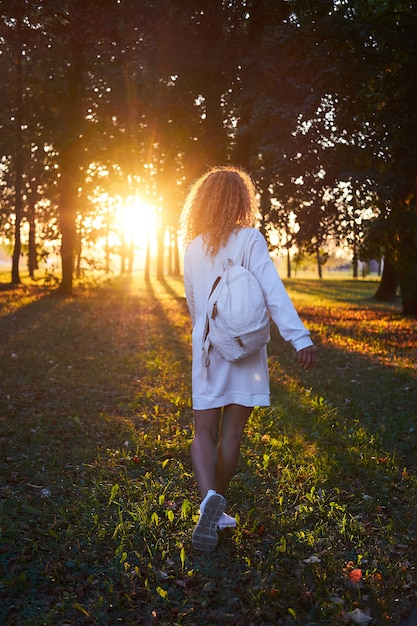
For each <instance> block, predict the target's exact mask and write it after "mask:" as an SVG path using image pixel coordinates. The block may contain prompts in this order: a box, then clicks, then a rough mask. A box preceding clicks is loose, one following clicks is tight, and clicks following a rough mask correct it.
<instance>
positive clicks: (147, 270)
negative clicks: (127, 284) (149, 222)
mask: <svg viewBox="0 0 417 626" xmlns="http://www.w3.org/2000/svg"><path fill="white" fill-rule="evenodd" d="M150 266H151V236H150V234H149V232H148V239H147V241H146V256H145V280H146V281H148V280H149V278H150V275H151V267H150Z"/></svg>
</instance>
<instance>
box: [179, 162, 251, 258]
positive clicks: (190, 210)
mask: <svg viewBox="0 0 417 626" xmlns="http://www.w3.org/2000/svg"><path fill="white" fill-rule="evenodd" d="M257 206H258V204H257V199H256V190H255V185H254V183H253V182H252V179H251V178H250V176H249V174H247V173H246V172H245V171H244V170H242V169H240V168H237V167H214V168H211V169H210V170H209V171H208V172H206V174H204V175H203V176H201V177H200V178H199V179H198V180H196V181H195V182H194V183H193V185H192V186H191V189H190V191H189V193H188V195H187V198H186V200H185V204H184V208H183V210H182V213H181V226H182V233H183V238H184V242H185V243H189V242H190V241H191V240H192V239H194V238H195V237H197V236H198V235H202V236H203V241H204V244H205V246H206V254H207V255H208V257H209V258H213V257H214V256H215V255H216V254H217V252H218V251H219V249H220V248H221V247H222V246H224V245H225V244H226V242H227V240H228V238H229V236H230V235H231V233H232V232H233V231H234V230H235V229H236V228H238V227H243V226H253V225H254V223H255V216H256V211H257Z"/></svg>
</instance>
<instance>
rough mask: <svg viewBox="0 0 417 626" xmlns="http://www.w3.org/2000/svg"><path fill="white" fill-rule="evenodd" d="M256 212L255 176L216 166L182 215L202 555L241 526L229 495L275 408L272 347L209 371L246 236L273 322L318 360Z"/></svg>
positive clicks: (301, 355) (196, 535)
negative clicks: (219, 293) (216, 295)
mask: <svg viewBox="0 0 417 626" xmlns="http://www.w3.org/2000/svg"><path fill="white" fill-rule="evenodd" d="M256 211H257V201H256V192H255V188H254V185H253V183H252V181H251V179H250V177H249V176H248V175H247V174H246V173H245V172H244V171H243V170H240V169H238V168H235V167H216V168H213V169H211V170H209V171H208V172H207V173H206V174H204V175H203V176H202V177H201V178H200V179H198V180H197V181H196V182H195V183H194V185H193V186H192V187H191V190H190V192H189V194H188V196H187V199H186V202H185V205H184V209H183V212H182V226H183V233H184V241H185V243H186V244H187V247H186V250H185V256H184V285H185V293H186V298H187V304H188V308H189V311H190V316H191V321H192V326H193V331H192V355H193V362H192V397H193V412H194V439H193V442H192V444H191V460H192V465H193V470H194V474H195V477H196V481H197V486H198V490H199V493H200V496H201V498H202V502H201V505H200V517H199V520H198V523H197V526H196V527H195V529H194V532H193V537H192V541H193V546H194V548H196V549H198V550H205V551H211V550H214V548H215V547H216V545H217V541H218V536H217V529H220V530H221V529H224V528H227V527H235V526H236V520H235V519H234V518H233V517H230V516H229V515H227V514H226V513H225V507H226V501H225V498H224V496H225V494H226V491H227V488H228V486H229V482H230V480H231V479H232V477H233V475H234V472H235V469H236V465H237V462H238V459H239V454H240V442H241V438H242V434H243V430H244V428H245V424H246V422H247V421H248V419H249V416H250V414H251V412H252V409H253V407H254V406H269V404H270V391H269V372H268V363H267V351H266V346H265V347H264V348H262V349H261V350H259V351H257V352H256V353H255V354H252V355H250V356H249V357H247V358H245V359H242V360H240V361H236V362H234V363H231V362H229V361H226V360H225V359H223V358H222V357H221V356H220V354H219V353H218V352H216V350H215V349H213V350H212V351H211V352H210V366H209V367H205V366H204V364H203V363H202V359H201V351H202V343H203V334H204V328H205V320H206V312H207V310H206V309H207V299H208V296H209V294H210V291H211V287H212V285H213V282H214V280H215V279H216V277H217V276H218V275H219V274H220V273H221V271H222V267H223V263H224V261H225V260H226V259H227V258H233V251H234V250H235V249H237V248H238V247H239V241H242V237H244V236H245V235H246V236H247V243H246V250H245V253H244V259H243V264H244V266H245V267H246V268H247V269H249V270H250V271H251V272H252V274H253V275H254V276H255V278H256V279H257V280H258V282H259V284H260V285H261V288H262V291H263V294H264V297H265V302H266V307H267V310H268V312H269V314H270V316H271V318H272V320H273V321H274V323H275V324H276V325H277V327H278V330H279V331H280V334H281V335H282V337H283V338H284V339H285V340H287V341H289V342H291V343H292V345H293V346H294V348H295V349H296V351H297V353H298V361H299V363H300V365H301V367H303V368H305V369H310V368H312V367H314V364H315V360H316V352H315V346H314V345H313V343H312V341H311V338H310V333H309V331H308V330H307V329H306V328H305V327H304V325H303V324H302V322H301V320H300V318H299V317H298V314H297V312H296V310H295V308H294V306H293V304H292V302H291V300H290V298H289V296H288V294H287V292H286V290H285V288H284V285H283V283H282V281H281V279H280V278H279V275H278V273H277V271H276V269H275V266H274V264H273V262H272V260H271V258H270V256H269V252H268V246H267V243H266V241H265V239H264V237H263V236H262V234H261V233H260V232H259V231H258V230H256V229H255V228H253V225H254V223H255V215H256ZM247 229H249V231H250V232H249V234H246V233H247ZM249 297H250V296H249Z"/></svg>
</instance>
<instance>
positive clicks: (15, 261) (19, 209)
mask: <svg viewBox="0 0 417 626" xmlns="http://www.w3.org/2000/svg"><path fill="white" fill-rule="evenodd" d="M17 41H18V47H17V50H16V104H15V106H16V115H15V125H16V144H15V149H16V152H15V177H16V179H15V224H14V230H15V232H14V248H13V257H12V284H13V285H18V284H20V282H21V280H20V274H19V260H20V253H21V249H22V242H21V233H20V228H21V223H22V213H23V131H22V128H23V78H22V16H21V15H20V16H19V17H18V20H17Z"/></svg>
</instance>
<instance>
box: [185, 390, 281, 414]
mask: <svg viewBox="0 0 417 626" xmlns="http://www.w3.org/2000/svg"><path fill="white" fill-rule="evenodd" d="M228 404H239V405H240V406H246V407H254V406H271V398H270V395H269V394H262V395H246V394H237V393H234V394H228V395H224V396H219V397H216V398H208V397H207V396H204V397H200V398H198V397H194V396H193V409H194V410H195V411H205V410H207V409H218V408H221V407H223V406H227V405H228Z"/></svg>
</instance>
